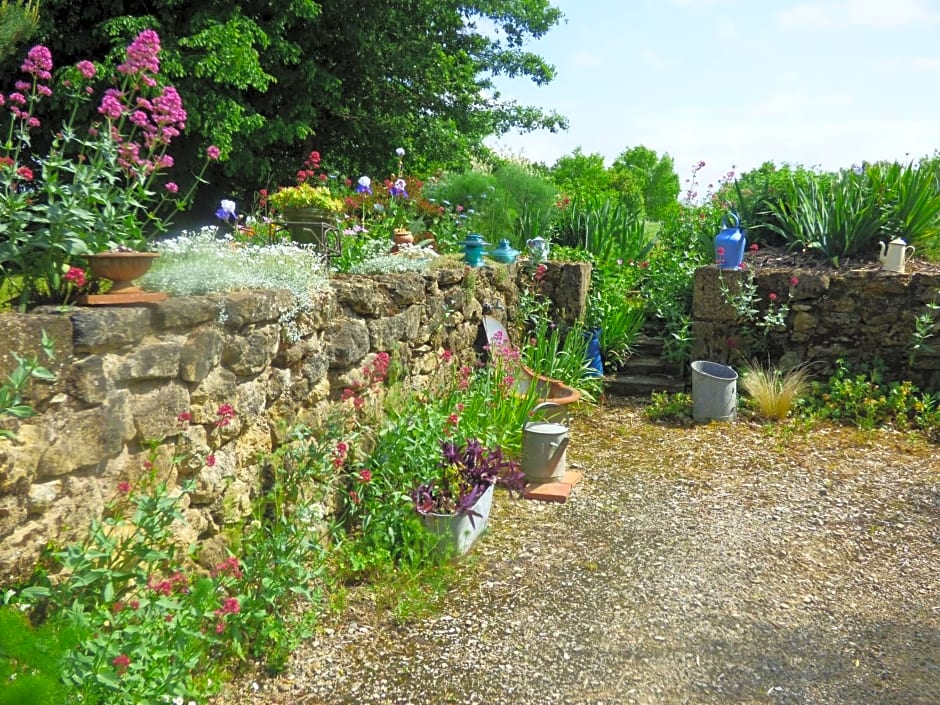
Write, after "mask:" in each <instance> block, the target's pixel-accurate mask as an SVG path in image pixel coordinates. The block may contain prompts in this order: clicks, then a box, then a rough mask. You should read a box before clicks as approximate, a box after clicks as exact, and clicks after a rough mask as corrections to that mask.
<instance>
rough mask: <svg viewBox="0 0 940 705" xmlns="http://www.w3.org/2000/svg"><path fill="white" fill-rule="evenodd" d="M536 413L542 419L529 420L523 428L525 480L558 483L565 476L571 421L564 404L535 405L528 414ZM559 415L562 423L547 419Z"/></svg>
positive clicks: (523, 470) (522, 463) (546, 402)
mask: <svg viewBox="0 0 940 705" xmlns="http://www.w3.org/2000/svg"><path fill="white" fill-rule="evenodd" d="M538 412H542V413H543V419H542V420H541V421H532V420H530V421H527V422H526V423H525V425H524V426H523V427H522V462H521V463H520V465H521V468H522V472H523V474H524V475H525V479H526V482H534V483H543V482H560V481H561V479H562V478H563V477H564V475H565V451H566V449H567V448H568V424H569V423H570V421H569V419H568V415H567V412H565V410H564V407H562V406H561V405H559V404H555V403H554V402H550V401H545V402H542V403H541V404H536V405H535V407H534V408H533V409H532V412H531V416H535V415H536V414H537V413H538ZM546 415H547V416H548V418H544V416H546ZM558 417H561V418H562V419H563V420H564V421H565V423H559V422H558V421H554V420H548V419H555V418H558Z"/></svg>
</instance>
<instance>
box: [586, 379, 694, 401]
mask: <svg viewBox="0 0 940 705" xmlns="http://www.w3.org/2000/svg"><path fill="white" fill-rule="evenodd" d="M685 385H686V383H685V380H683V379H680V378H679V377H673V376H670V375H657V374H649V375H626V374H618V375H616V376H612V377H608V378H607V380H606V381H605V383H604V391H605V392H607V394H610V395H613V396H618V397H635V396H649V395H650V394H652V393H653V392H669V393H670V394H675V393H677V392H684V391H685Z"/></svg>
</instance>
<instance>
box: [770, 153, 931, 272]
mask: <svg viewBox="0 0 940 705" xmlns="http://www.w3.org/2000/svg"><path fill="white" fill-rule="evenodd" d="M767 207H768V210H769V211H770V212H771V214H772V215H773V216H774V218H775V219H776V223H774V224H771V225H769V226H768V227H769V228H770V229H771V230H773V231H774V232H776V233H778V234H779V235H780V236H781V237H783V239H784V240H785V241H786V242H787V245H788V247H790V248H797V247H802V248H807V249H811V250H815V251H817V252H820V253H821V254H823V255H825V257H826V258H828V259H829V260H830V261H831V262H832V263H833V264H834V265H836V266H838V265H839V261H840V259H842V258H845V257H851V256H853V255H857V254H859V253H861V252H865V251H873V250H875V248H876V246H877V242H878V240H879V238H883V237H885V236H888V237H901V238H904V239H905V240H907V241H908V242H909V243H918V242H925V243H928V248H929V247H930V244H929V243H933V242H935V241H936V240H937V237H938V233H940V193H938V190H937V179H936V176H935V175H934V174H932V173H931V172H930V171H929V170H927V169H920V168H918V167H915V166H914V165H913V164H909V165H906V166H902V165H901V164H898V163H896V162H895V163H885V162H879V163H876V164H868V165H865V166H864V167H860V168H857V169H845V170H842V171H840V172H839V173H838V174H837V175H836V176H835V177H834V178H833V179H832V180H831V181H829V182H827V181H826V180H825V179H823V178H822V177H820V178H813V179H810V181H809V183H808V184H805V185H801V184H799V183H797V181H796V179H791V181H790V183H789V185H788V188H787V189H786V191H785V192H784V193H783V194H782V195H781V196H780V197H779V198H778V199H777V200H774V201H771V202H769V203H768V205H767Z"/></svg>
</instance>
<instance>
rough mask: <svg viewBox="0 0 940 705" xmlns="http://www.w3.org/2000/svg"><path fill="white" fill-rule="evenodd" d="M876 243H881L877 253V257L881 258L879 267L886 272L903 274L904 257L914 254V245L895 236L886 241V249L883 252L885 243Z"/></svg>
mask: <svg viewBox="0 0 940 705" xmlns="http://www.w3.org/2000/svg"><path fill="white" fill-rule="evenodd" d="M878 244H879V245H881V253H880V254H879V255H878V259H880V260H881V269H882V270H884V271H886V272H897V273H898V274H904V262H905V259H906V258H907V257H910V256H911V255H912V254H914V246H913V245H908V244H907V243H906V242H904V240H902V239H901V238H899V237H896V238H894V239H893V240H892V241H891V242H889V243H888V251H887V253H885V244H884V243H883V242H879V243H878ZM908 250H910V252H908Z"/></svg>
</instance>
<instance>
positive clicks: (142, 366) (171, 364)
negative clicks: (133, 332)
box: [113, 341, 183, 382]
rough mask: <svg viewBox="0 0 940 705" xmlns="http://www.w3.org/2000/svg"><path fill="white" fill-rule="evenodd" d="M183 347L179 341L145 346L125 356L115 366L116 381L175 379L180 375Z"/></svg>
mask: <svg viewBox="0 0 940 705" xmlns="http://www.w3.org/2000/svg"><path fill="white" fill-rule="evenodd" d="M182 347H183V346H182V344H181V343H179V342H177V341H165V342H159V343H150V344H143V345H141V346H140V347H139V348H137V349H136V350H134V351H133V352H131V353H129V354H128V355H125V356H123V358H122V359H121V361H120V362H119V363H118V364H117V365H116V366H115V370H114V375H113V376H114V379H115V381H117V382H139V381H142V380H148V379H173V378H175V377H176V376H177V375H178V374H179V370H180V351H181V350H182Z"/></svg>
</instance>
